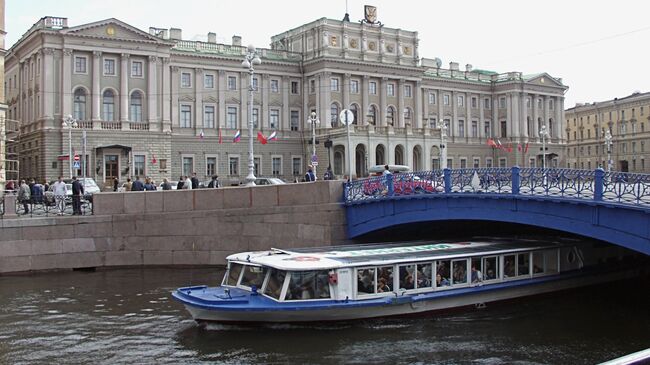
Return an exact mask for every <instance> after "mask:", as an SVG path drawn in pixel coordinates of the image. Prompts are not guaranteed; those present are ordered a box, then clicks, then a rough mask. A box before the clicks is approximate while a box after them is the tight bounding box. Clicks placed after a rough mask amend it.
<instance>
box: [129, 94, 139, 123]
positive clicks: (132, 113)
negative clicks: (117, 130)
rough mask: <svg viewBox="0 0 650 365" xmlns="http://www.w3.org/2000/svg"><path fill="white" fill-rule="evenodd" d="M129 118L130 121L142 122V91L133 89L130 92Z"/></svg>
mask: <svg viewBox="0 0 650 365" xmlns="http://www.w3.org/2000/svg"><path fill="white" fill-rule="evenodd" d="M129 120H130V121H132V122H142V93H141V92H140V91H134V92H133V93H132V94H131V101H130V105H129Z"/></svg>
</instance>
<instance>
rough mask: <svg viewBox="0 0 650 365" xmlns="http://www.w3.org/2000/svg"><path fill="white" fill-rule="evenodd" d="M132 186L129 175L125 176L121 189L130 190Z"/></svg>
mask: <svg viewBox="0 0 650 365" xmlns="http://www.w3.org/2000/svg"><path fill="white" fill-rule="evenodd" d="M132 187H133V182H132V181H131V178H130V177H127V178H126V182H125V183H124V185H122V189H124V191H131V188H132Z"/></svg>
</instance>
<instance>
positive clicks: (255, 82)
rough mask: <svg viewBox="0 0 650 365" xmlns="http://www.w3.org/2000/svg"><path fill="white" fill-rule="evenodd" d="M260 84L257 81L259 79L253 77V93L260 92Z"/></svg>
mask: <svg viewBox="0 0 650 365" xmlns="http://www.w3.org/2000/svg"><path fill="white" fill-rule="evenodd" d="M258 84H259V82H258V80H257V77H253V91H259V89H258Z"/></svg>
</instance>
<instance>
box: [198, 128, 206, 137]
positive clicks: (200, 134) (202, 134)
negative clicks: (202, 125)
mask: <svg viewBox="0 0 650 365" xmlns="http://www.w3.org/2000/svg"><path fill="white" fill-rule="evenodd" d="M203 137H205V134H204V133H203V129H201V133H199V139H203Z"/></svg>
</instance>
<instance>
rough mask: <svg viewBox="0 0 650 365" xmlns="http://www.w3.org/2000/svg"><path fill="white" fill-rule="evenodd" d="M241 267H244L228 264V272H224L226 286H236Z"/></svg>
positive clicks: (232, 263)
mask: <svg viewBox="0 0 650 365" xmlns="http://www.w3.org/2000/svg"><path fill="white" fill-rule="evenodd" d="M243 266H244V265H242V264H235V263H234V262H231V263H230V268H229V269H228V272H226V280H225V281H226V283H225V284H226V285H232V286H237V283H238V282H239V275H240V274H241V269H242V267H243Z"/></svg>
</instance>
